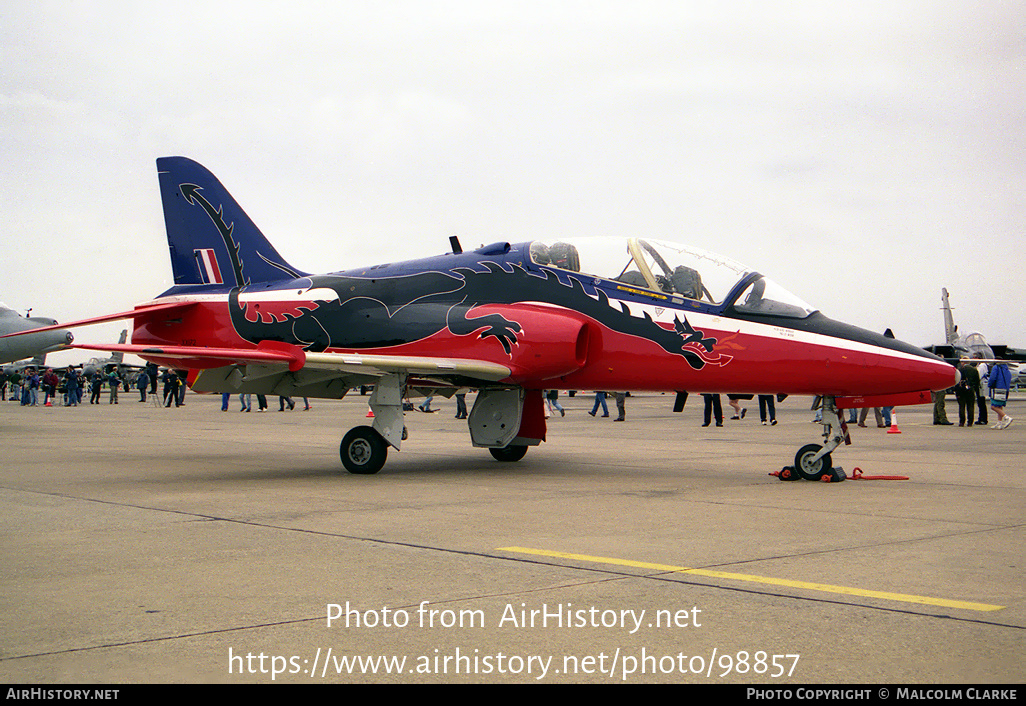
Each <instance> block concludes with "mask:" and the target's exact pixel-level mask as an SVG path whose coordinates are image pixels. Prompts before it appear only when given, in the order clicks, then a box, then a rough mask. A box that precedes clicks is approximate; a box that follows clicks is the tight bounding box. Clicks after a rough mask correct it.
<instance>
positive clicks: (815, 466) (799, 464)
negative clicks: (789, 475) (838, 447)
mask: <svg viewBox="0 0 1026 706" xmlns="http://www.w3.org/2000/svg"><path fill="white" fill-rule="evenodd" d="M822 448H823V447H822V446H820V445H819V444H806V445H805V446H803V447H801V448H800V449H798V453H797V454H795V457H794V469H795V470H796V471H798V475H800V476H801V477H802V478H804V479H805V480H819V479H820V478H822V477H823V476H825V475H829V474H830V469H831V468H833V465H832V463H831V459H830V454H824V455H823V458H821V459H819V460H818V461H816V462H815V463H811V462H810V461H809V459H810V458H812V457H813V456H815V455H816V454H817V453H819V450H820V449H822Z"/></svg>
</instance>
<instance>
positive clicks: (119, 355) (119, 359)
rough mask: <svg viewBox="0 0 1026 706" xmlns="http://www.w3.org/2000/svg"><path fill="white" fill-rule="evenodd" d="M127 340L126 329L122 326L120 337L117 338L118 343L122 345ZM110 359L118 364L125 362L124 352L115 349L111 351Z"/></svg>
mask: <svg viewBox="0 0 1026 706" xmlns="http://www.w3.org/2000/svg"><path fill="white" fill-rule="evenodd" d="M127 340H128V329H127V328H123V329H121V337H120V338H118V343H119V344H120V345H124V344H125V341H127ZM110 360H111V362H112V363H117V364H118V365H121V364H122V363H124V362H125V354H124V352H123V351H116V352H114V353H111V356H110Z"/></svg>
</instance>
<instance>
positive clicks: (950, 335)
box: [941, 287, 958, 346]
mask: <svg viewBox="0 0 1026 706" xmlns="http://www.w3.org/2000/svg"><path fill="white" fill-rule="evenodd" d="M941 309H943V310H944V338H945V339H946V340H947V343H948V345H949V346H953V345H955V344H956V343H957V342H958V327H956V326H955V318H954V317H953V316H952V315H951V305H950V304H948V290H947V289H946V288H945V287H941Z"/></svg>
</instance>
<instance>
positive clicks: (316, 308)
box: [229, 260, 716, 370]
mask: <svg viewBox="0 0 1026 706" xmlns="http://www.w3.org/2000/svg"><path fill="white" fill-rule="evenodd" d="M563 274H564V275H566V279H567V283H564V282H562V281H560V278H559V277H558V276H557V275H556V274H555V273H554V272H552V271H550V270H544V269H543V270H542V271H541V274H534V273H530V272H528V271H527V270H525V269H524V268H523V267H522V266H520V265H518V264H512V265H510V264H507V265H505V266H504V265H502V264H499V263H497V262H494V261H487V260H482V261H479V262H477V263H475V266H457V267H453V268H451V269H449V270H448V271H446V272H438V271H428V272H421V273H415V274H407V275H391V276H384V277H366V276H361V277H353V276H348V275H345V274H330V275H314V276H310V277H307V278H303V279H302V280H299V281H297V285H299V286H302V287H309V288H310V289H330V290H332V291H333V292H335V294H336V295H337V297H338V299H337V300H332V301H323V300H315V301H313V302H312V304H311V303H307V302H301V303H297V304H295V305H288V306H286V307H285V309H286V310H284V311H277V312H275V311H271V310H270V307H267V306H266V305H265V306H264V309H263V310H262V311H261V310H260V309H258V308H257V304H258V303H257V302H246V301H245V300H241V301H240V294H245V293H246V292H247V291H254V290H255V289H256V288H255V287H252V286H251V287H242V288H239V287H235V288H233V289H232V290H231V292H230V293H229V311H230V312H231V320H232V324H233V325H234V327H235V330H236V332H237V333H238V334H239V335H240V336H241V337H242V338H244V339H245V340H247V341H249V342H251V343H258V342H259V341H262V340H272V341H284V342H287V343H293V344H296V345H299V346H301V347H303V348H304V349H306V350H309V351H314V352H319V351H324V350H325V349H327V348H348V349H364V348H383V347H388V346H396V345H400V344H404V343H411V342H413V341H418V340H422V339H425V338H427V337H429V336H431V335H433V334H436V333H438V332H439V331H441V330H443V329H448V330H449V331H450V332H451V333H453V334H454V335H457V336H465V335H470V334H473V333H478V338H495V339H496V340H497V341H498V343H499V344H500V345H501V346H502V348H503V350H505V352H506V354H507V355H511V354H512V347H513V346H514V345H516V343H517V335H518V334H522V333H523V329H522V328H521V325H520V323H518V322H517V321H512V320H510V319H507V318H506V317H504V316H502V315H500V314H496V313H491V314H484V315H477V316H475V315H474V312H473V310H474V308H475V307H478V306H481V305H488V304H517V303H525V302H544V303H548V304H553V305H556V306H560V307H565V308H566V309H568V310H571V311H576V312H580V313H581V314H584V315H585V316H588V317H591V318H592V319H594V320H595V321H598V322H599V323H601V324H603V325H604V326H607V327H608V328H610V329H612V330H613V331H617V332H619V333H623V334H627V335H631V336H638V337H639V338H644V339H647V340H650V341H653V342H655V343H657V344H658V345H659V346H661V347H662V348H663V350H665V351H666V352H668V353H671V354H675V355H680V356H682V357H684V358H685V360H686V361H687V363H688V364H689V365H690V366H691V367H692V368H694V369H696V370H700V369H701V368H703V367H704V366H705V364H706V362H707V360H706V359H708V358H709V357H710V356H709V355H703V353H705V354H712V351H713V346H714V345H715V344H716V339H715V338H706V337H705V335H704V334H703V333H702V332H701V331H698V330H696V329H694V328H693V327H692V326H691V325H690V324H689V323H688V321H687V318H686V317H685V318H684V320H683V321H681V320H680V319H679V318H675V319H674V329H666V328H663V327H662V326H659V325H658V324H657V323H656V322H655V321H653V319H652V318H651V317H650V316H649V315H648V314H647V313H645V314H644V316H643V317H638V316H632V315H631V314H630V312H629V310H628V308H627V305H626V304H625V303H623V302H621V303H620V306H619V307H615V306H611V305H610V303H609V297H608V296H607V295H606V293H605V292H604V291H602V289H601V288H598V287H592V286H590V285H589V286H588V287H587V290H591V292H592V293H589V291H587V290H586V286H585V285H584V284H582V282H581V280H580V279H579V278H578V276H576V275H574V274H572V273H563ZM712 357H715V354H712ZM704 358H705V359H704Z"/></svg>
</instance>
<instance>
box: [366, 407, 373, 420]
mask: <svg viewBox="0 0 1026 706" xmlns="http://www.w3.org/2000/svg"><path fill="white" fill-rule="evenodd" d="M367 419H374V410H373V409H371V408H370V407H368V408H367Z"/></svg>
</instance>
